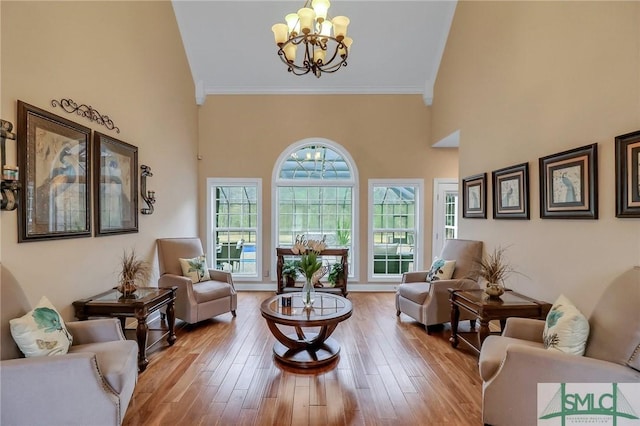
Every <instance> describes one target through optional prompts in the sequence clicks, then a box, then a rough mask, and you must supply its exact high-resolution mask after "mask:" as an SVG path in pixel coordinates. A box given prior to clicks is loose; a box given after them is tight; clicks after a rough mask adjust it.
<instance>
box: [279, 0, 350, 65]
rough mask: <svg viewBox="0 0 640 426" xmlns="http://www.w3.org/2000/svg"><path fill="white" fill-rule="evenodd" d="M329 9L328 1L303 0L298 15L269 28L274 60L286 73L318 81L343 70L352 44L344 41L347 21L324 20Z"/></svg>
mask: <svg viewBox="0 0 640 426" xmlns="http://www.w3.org/2000/svg"><path fill="white" fill-rule="evenodd" d="M309 6H311V7H309ZM329 6H330V3H329V0H306V1H305V4H304V7H302V9H300V10H298V13H290V14H288V15H287V16H285V18H284V19H285V21H286V22H287V23H286V24H275V25H274V26H273V27H271V30H272V31H273V35H274V36H275V39H276V44H277V45H278V48H279V49H278V56H280V59H281V60H282V62H284V63H285V64H286V65H287V67H288V70H289V72H292V73H294V74H295V75H304V74H308V73H309V72H312V73H313V74H314V75H315V76H316V77H320V75H321V74H322V73H323V72H328V73H332V72H336V71H338V70H339V69H340V67H342V66H345V67H346V66H347V56H348V55H349V49H350V48H351V43H352V42H353V40H352V39H351V38H349V37H347V26H348V25H349V18H347V17H346V16H336V17H335V18H333V19H329V18H327V12H328V10H329ZM298 46H300V47H301V49H298ZM300 50H302V52H300Z"/></svg>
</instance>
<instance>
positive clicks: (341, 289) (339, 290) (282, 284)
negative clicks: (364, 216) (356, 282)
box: [276, 247, 349, 297]
mask: <svg viewBox="0 0 640 426" xmlns="http://www.w3.org/2000/svg"><path fill="white" fill-rule="evenodd" d="M276 256H277V258H278V262H277V265H276V272H277V279H278V282H277V285H278V287H277V289H276V293H277V294H282V293H291V292H297V291H301V290H302V287H295V286H288V285H287V283H286V280H285V279H284V278H283V276H282V267H283V266H284V258H285V257H295V256H299V255H298V254H294V253H293V252H292V251H291V248H284V247H278V248H276ZM320 256H321V257H322V256H335V257H339V258H340V260H339V261H340V264H341V265H342V270H343V271H344V272H343V273H342V280H341V282H338V283H336V285H335V286H334V287H329V286H326V285H325V286H324V287H316V291H320V292H327V293H334V294H340V295H342V296H345V297H346V296H347V294H348V293H347V276H348V275H349V266H348V257H349V249H346V248H328V249H324V250H322V252H320Z"/></svg>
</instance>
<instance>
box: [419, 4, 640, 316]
mask: <svg viewBox="0 0 640 426" xmlns="http://www.w3.org/2000/svg"><path fill="white" fill-rule="evenodd" d="M434 99H435V101H434V105H433V111H432V123H433V124H432V126H433V137H434V140H438V139H439V138H441V137H443V136H445V135H447V134H449V133H451V132H452V131H454V130H456V129H460V130H461V137H460V176H461V177H464V176H469V175H472V174H476V173H481V172H487V173H488V176H489V178H490V176H491V171H492V170H496V169H499V168H502V167H506V166H510V165H514V164H518V163H522V162H527V161H528V162H529V164H530V167H531V174H530V181H531V220H529V221H505V220H493V219H491V211H490V212H489V219H488V220H462V223H461V235H462V236H463V237H466V238H474V239H480V240H484V241H485V242H486V243H487V245H488V247H489V249H492V248H493V247H495V246H496V245H502V246H509V249H508V251H507V255H508V257H509V258H510V259H511V261H512V263H513V264H514V265H515V266H517V268H518V269H519V270H520V271H521V272H522V273H524V274H525V275H526V277H519V276H514V277H513V279H511V280H509V282H508V284H509V285H510V286H512V287H514V288H516V289H519V290H522V291H523V292H525V293H527V294H530V295H533V296H538V297H542V298H545V299H547V300H549V301H553V300H555V298H556V297H557V296H558V295H559V294H560V293H565V294H566V295H567V296H568V297H569V298H570V299H572V300H574V302H575V303H576V304H578V306H579V307H581V308H582V309H583V311H585V312H586V313H589V312H590V311H591V309H592V307H593V305H594V304H595V302H596V300H597V299H598V298H599V297H600V295H601V294H602V292H603V290H604V288H605V287H606V285H607V284H608V283H610V282H611V281H612V279H613V278H614V277H616V276H618V275H620V274H621V273H623V272H624V271H626V270H627V269H629V268H631V267H632V266H633V265H634V264H639V263H640V220H639V219H625V220H622V219H617V218H616V217H615V194H614V188H615V180H614V137H615V136H616V135H620V134H624V133H627V132H631V131H635V130H638V129H640V3H638V2H620V3H616V2H464V1H463V2H459V3H458V6H457V10H456V14H455V17H454V21H453V26H452V29H451V33H450V36H449V39H448V43H447V46H446V49H445V53H444V57H443V61H442V66H441V68H440V71H439V74H438V80H437V83H436V87H435V98H434ZM594 142H597V143H598V157H599V161H598V167H599V185H598V189H599V196H600V203H599V206H600V218H599V219H598V220H549V219H545V220H541V219H540V214H539V207H540V203H539V198H538V197H539V183H538V179H539V173H538V158H539V157H543V156H546V155H549V154H553V153H557V152H561V151H564V150H568V149H571V148H576V147H580V146H584V145H587V144H591V143H594ZM489 197H491V191H489ZM489 206H491V204H490V203H489Z"/></svg>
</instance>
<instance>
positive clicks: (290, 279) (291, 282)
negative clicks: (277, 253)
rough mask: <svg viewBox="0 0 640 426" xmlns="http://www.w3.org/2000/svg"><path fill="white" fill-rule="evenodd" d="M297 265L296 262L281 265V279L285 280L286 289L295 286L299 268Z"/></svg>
mask: <svg viewBox="0 0 640 426" xmlns="http://www.w3.org/2000/svg"><path fill="white" fill-rule="evenodd" d="M299 263H300V262H299V261H297V260H287V261H286V262H284V264H283V265H282V279H283V280H285V286H286V287H293V286H295V283H296V278H298V272H299V267H300V265H299Z"/></svg>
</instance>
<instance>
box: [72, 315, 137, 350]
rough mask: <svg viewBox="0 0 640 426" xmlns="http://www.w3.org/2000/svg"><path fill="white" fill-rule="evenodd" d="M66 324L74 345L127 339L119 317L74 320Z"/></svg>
mask: <svg viewBox="0 0 640 426" xmlns="http://www.w3.org/2000/svg"><path fill="white" fill-rule="evenodd" d="M65 324H66V326H67V329H68V330H69V333H71V335H72V336H73V344H74V345H84V344H86V343H97V342H111V341H114V340H125V337H124V335H123V334H122V327H121V326H120V321H119V320H118V319H117V318H103V319H95V320H90V321H72V322H67V323H65Z"/></svg>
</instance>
